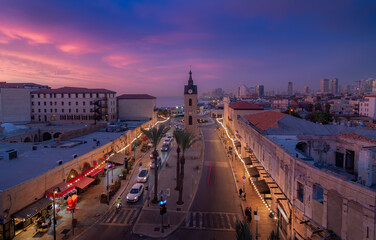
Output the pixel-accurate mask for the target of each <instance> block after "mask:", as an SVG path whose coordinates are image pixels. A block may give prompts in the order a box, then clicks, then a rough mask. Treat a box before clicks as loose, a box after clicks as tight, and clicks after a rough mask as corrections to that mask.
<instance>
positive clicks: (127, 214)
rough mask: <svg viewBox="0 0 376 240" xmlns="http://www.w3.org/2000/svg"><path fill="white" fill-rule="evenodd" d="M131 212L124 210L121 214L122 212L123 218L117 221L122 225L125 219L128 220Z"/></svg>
mask: <svg viewBox="0 0 376 240" xmlns="http://www.w3.org/2000/svg"><path fill="white" fill-rule="evenodd" d="M130 211H131V210H128V209H124V210H123V212H124V216H122V218H121V220H120V221H119V222H120V223H124V222H125V219H126V218H128V216H129V212H130Z"/></svg>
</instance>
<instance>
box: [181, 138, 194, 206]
mask: <svg viewBox="0 0 376 240" xmlns="http://www.w3.org/2000/svg"><path fill="white" fill-rule="evenodd" d="M195 142H197V139H195V136H194V135H193V134H192V133H189V132H184V133H183V136H182V138H181V143H180V148H181V151H182V156H181V158H180V164H181V165H180V167H181V168H180V176H179V188H178V189H179V200H178V201H177V202H176V203H177V204H178V205H182V204H183V203H184V202H183V199H182V198H183V185H184V165H185V156H184V155H185V152H186V151H187V150H188V149H190V148H191V147H192V145H193V144H195Z"/></svg>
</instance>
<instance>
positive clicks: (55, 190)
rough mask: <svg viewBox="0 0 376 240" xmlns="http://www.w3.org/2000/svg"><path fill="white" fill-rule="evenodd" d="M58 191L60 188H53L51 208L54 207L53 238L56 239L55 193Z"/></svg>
mask: <svg viewBox="0 0 376 240" xmlns="http://www.w3.org/2000/svg"><path fill="white" fill-rule="evenodd" d="M58 192H60V189H59V188H55V189H54V201H53V205H54V206H53V209H54V212H53V214H54V240H56V206H55V194H56V193H58Z"/></svg>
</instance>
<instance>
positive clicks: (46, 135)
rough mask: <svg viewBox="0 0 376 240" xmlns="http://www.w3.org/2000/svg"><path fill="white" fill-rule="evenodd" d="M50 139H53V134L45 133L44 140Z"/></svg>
mask: <svg viewBox="0 0 376 240" xmlns="http://www.w3.org/2000/svg"><path fill="white" fill-rule="evenodd" d="M50 139H52V136H51V134H50V133H48V132H45V133H43V141H47V140H50Z"/></svg>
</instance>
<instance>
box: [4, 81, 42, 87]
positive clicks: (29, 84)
mask: <svg viewBox="0 0 376 240" xmlns="http://www.w3.org/2000/svg"><path fill="white" fill-rule="evenodd" d="M0 88H48V86H47V85H40V84H36V83H7V82H0Z"/></svg>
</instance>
